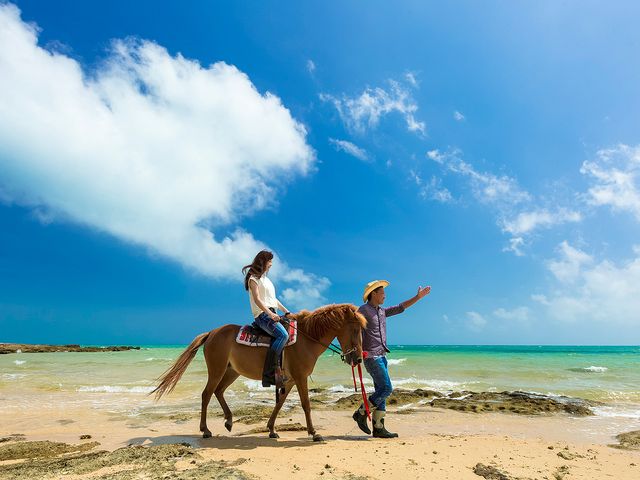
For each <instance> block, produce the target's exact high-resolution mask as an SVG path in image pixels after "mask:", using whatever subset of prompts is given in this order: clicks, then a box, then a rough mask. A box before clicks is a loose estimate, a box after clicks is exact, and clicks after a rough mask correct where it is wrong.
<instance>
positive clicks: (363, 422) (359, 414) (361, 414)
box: [352, 403, 371, 435]
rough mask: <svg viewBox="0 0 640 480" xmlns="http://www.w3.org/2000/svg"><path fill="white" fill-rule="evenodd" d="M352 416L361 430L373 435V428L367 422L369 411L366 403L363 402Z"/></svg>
mask: <svg viewBox="0 0 640 480" xmlns="http://www.w3.org/2000/svg"><path fill="white" fill-rule="evenodd" d="M352 418H353V419H354V420H355V421H356V423H357V424H358V428H359V429H360V430H362V431H363V432H364V433H366V434H367V435H371V429H370V428H369V424H368V423H367V411H366V410H365V408H364V403H361V404H360V407H359V408H358V409H357V410H356V411H355V412H353V415H352Z"/></svg>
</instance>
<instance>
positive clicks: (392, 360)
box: [387, 358, 407, 365]
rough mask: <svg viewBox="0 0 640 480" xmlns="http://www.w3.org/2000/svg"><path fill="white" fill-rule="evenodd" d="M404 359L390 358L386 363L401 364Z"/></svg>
mask: <svg viewBox="0 0 640 480" xmlns="http://www.w3.org/2000/svg"><path fill="white" fill-rule="evenodd" d="M406 361H407V359H406V358H390V359H388V360H387V363H388V364H389V365H401V364H403V363H404V362H406Z"/></svg>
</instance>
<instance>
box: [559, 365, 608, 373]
mask: <svg viewBox="0 0 640 480" xmlns="http://www.w3.org/2000/svg"><path fill="white" fill-rule="evenodd" d="M569 370H571V371H572V372H584V373H604V372H606V371H607V370H609V369H608V368H607V367H597V366H595V365H591V366H590V367H578V368H570V369H569Z"/></svg>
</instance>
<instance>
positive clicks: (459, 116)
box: [453, 110, 466, 122]
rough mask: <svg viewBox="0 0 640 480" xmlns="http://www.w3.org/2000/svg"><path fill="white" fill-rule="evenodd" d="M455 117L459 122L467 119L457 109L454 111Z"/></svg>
mask: <svg viewBox="0 0 640 480" xmlns="http://www.w3.org/2000/svg"><path fill="white" fill-rule="evenodd" d="M453 118H454V120H456V121H458V122H462V121H464V120H465V119H466V117H465V116H464V115H463V114H462V113H460V112H459V111H457V110H456V111H455V112H453Z"/></svg>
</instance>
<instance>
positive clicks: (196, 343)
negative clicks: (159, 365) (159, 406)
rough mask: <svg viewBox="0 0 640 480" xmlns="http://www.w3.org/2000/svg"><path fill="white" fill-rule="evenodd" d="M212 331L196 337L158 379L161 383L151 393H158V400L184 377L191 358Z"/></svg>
mask: <svg viewBox="0 0 640 480" xmlns="http://www.w3.org/2000/svg"><path fill="white" fill-rule="evenodd" d="M209 333H210V332H206V333H201V334H200V335H198V336H197V337H196V338H194V339H193V342H191V345H189V346H188V347H187V348H186V349H185V351H184V352H182V354H181V355H180V356H179V357H178V360H176V363H174V364H173V365H172V366H171V368H170V369H169V370H167V371H166V372H164V373H163V374H162V375H160V377H158V380H160V384H159V385H158V386H157V387H156V388H155V389H154V390H153V391H152V392H151V393H150V394H149V395H151V394H152V393H155V394H156V400H158V399H159V398H160V397H162V395H164V394H165V393H171V391H172V390H173V389H174V388H175V386H176V384H177V383H178V381H179V380H180V378H182V374H183V373H184V372H185V370H186V369H187V367H188V366H189V364H190V363H191V360H193V358H194V357H195V356H196V353H198V348H200V346H201V345H202V344H203V343H204V342H205V341H206V340H207V337H208V336H209Z"/></svg>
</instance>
